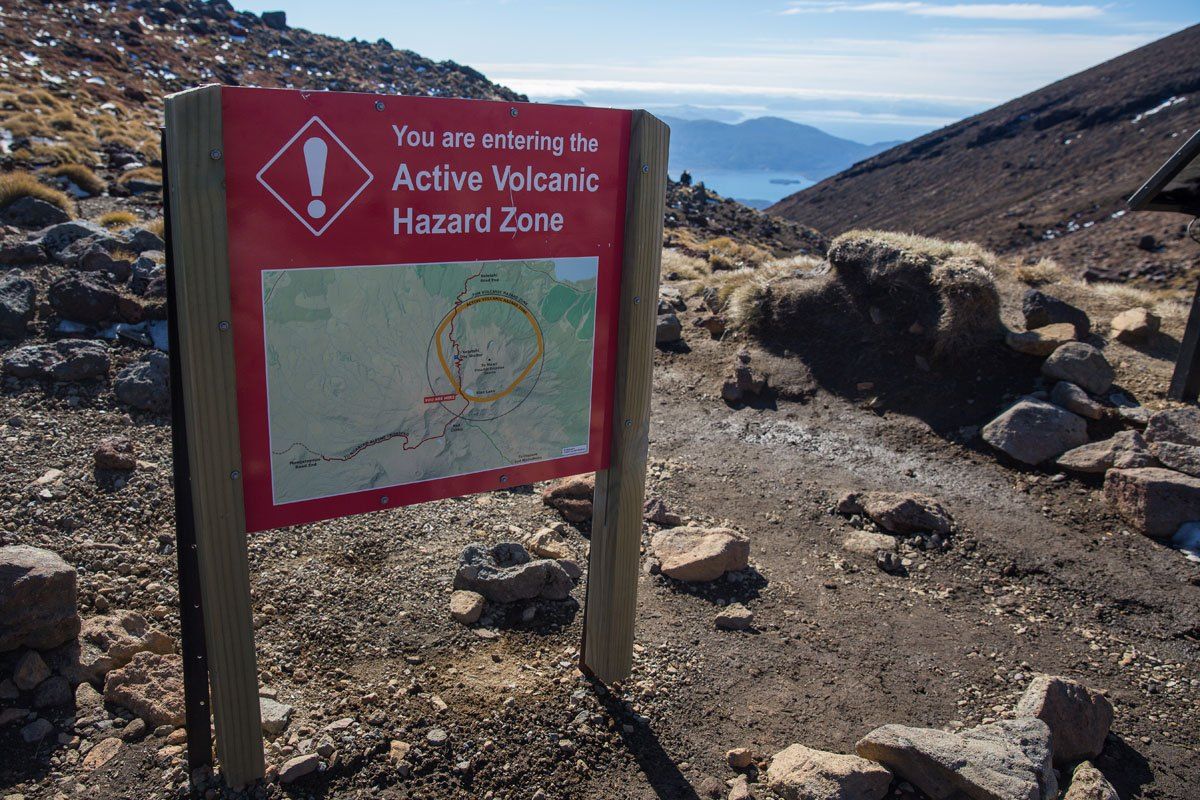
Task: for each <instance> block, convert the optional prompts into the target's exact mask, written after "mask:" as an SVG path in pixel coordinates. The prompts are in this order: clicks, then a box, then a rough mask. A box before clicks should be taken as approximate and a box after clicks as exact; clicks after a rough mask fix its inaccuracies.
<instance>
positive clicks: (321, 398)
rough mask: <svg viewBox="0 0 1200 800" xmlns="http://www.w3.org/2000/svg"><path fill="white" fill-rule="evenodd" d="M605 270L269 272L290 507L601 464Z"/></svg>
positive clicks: (270, 384) (276, 489)
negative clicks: (598, 366)
mask: <svg viewBox="0 0 1200 800" xmlns="http://www.w3.org/2000/svg"><path fill="white" fill-rule="evenodd" d="M596 277H597V259H595V258H557V259H545V260H529V261H482V262H480V261H474V262H456V263H448V264H396V265H385V266H369V267H318V268H311V269H286V270H265V271H264V272H263V273H262V278H263V326H264V335H265V340H266V356H267V359H266V370H267V395H268V399H267V405H268V416H269V421H270V422H269V425H270V439H271V476H272V489H273V494H274V502H275V503H276V504H277V505H278V504H283V503H292V502H298V501H301V500H311V499H315V498H321V497H333V496H336V495H342V494H349V493H353V492H359V491H363V490H368V489H380V488H386V487H390V486H400V485H404V484H409V483H415V482H418V481H426V480H432V479H435V478H448V477H453V476H456V475H466V474H471V473H475V472H481V471H484V470H492V469H503V468H505V467H509V466H513V465H516V464H528V463H532V462H538V461H548V460H552V459H557V458H564V457H567V456H573V455H580V454H583V453H587V452H588V450H589V446H590V442H589V434H590V427H591V393H592V366H593V365H592V354H593V340H594V327H595V315H596Z"/></svg>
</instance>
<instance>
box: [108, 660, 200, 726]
mask: <svg viewBox="0 0 1200 800" xmlns="http://www.w3.org/2000/svg"><path fill="white" fill-rule="evenodd" d="M104 701H105V702H106V703H112V704H113V705H115V706H121V707H123V708H127V709H129V710H130V711H132V712H133V713H134V714H136V715H137V716H138V717H140V718H141V719H143V720H145V722H146V724H147V725H149V726H150V727H152V728H156V727H158V726H159V725H173V726H176V727H178V726H180V725H182V724H183V721H184V714H183V659H182V658H180V657H179V656H177V655H158V654H156V653H146V652H143V653H138V654H137V655H135V656H134V657H133V660H132V661H130V662H129V663H128V664H126V665H125V666H124V667H121V668H120V669H115V670H113V671H112V672H110V673H108V677H107V678H105V680H104Z"/></svg>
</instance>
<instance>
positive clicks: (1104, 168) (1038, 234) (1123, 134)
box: [770, 26, 1200, 286]
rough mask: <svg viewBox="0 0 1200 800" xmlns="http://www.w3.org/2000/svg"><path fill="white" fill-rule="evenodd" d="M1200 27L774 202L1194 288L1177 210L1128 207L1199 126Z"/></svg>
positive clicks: (846, 225)
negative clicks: (1136, 211)
mask: <svg viewBox="0 0 1200 800" xmlns="http://www.w3.org/2000/svg"><path fill="white" fill-rule="evenodd" d="M1198 45H1200V26H1193V27H1191V28H1188V29H1186V30H1183V31H1180V32H1179V33H1176V34H1174V35H1172V36H1168V37H1166V38H1164V39H1161V40H1159V41H1157V42H1154V43H1152V44H1149V45H1146V46H1145V47H1142V48H1140V49H1138V50H1134V51H1133V52H1130V53H1127V54H1125V55H1123V56H1120V57H1118V58H1115V59H1113V60H1111V61H1109V62H1107V63H1104V64H1101V65H1099V66H1097V67H1093V68H1092V69H1089V70H1086V71H1084V72H1081V73H1079V74H1077V75H1072V76H1071V77H1069V78H1064V79H1063V80H1061V81H1058V82H1056V83H1053V84H1051V85H1049V86H1046V87H1045V88H1042V89H1039V90H1037V91H1036V92H1032V93H1031V94H1028V95H1025V96H1024V97H1019V98H1017V99H1016V100H1012V101H1010V102H1008V103H1005V104H1004V105H1001V106H998V107H996V108H994V109H991V110H990V111H986V112H984V113H982V114H978V115H976V116H974V117H970V118H968V119H965V120H963V121H961V122H956V123H954V124H953V125H949V126H947V127H945V128H942V129H941V130H938V131H934V132H933V133H930V134H926V135H925V136H922V137H919V138H917V139H914V140H912V141H911V142H906V143H905V144H902V145H899V146H897V147H894V148H892V149H890V150H887V151H885V152H883V153H880V154H879V155H876V156H873V157H871V158H868V159H866V160H864V161H862V162H860V163H858V164H855V165H854V166H853V167H851V168H849V169H847V170H845V171H844V172H842V173H840V174H838V175H836V176H834V177H832V178H829V179H827V180H825V181H822V182H821V183H819V184H817V185H816V186H812V187H810V188H808V189H805V190H804V191H801V192H799V193H797V194H794V195H791V196H790V197H787V198H784V199H783V200H781V201H780V202H779V203H777V204H776V205H774V206H772V207H771V209H770V211H771V213H774V214H777V215H779V216H782V217H785V218H787V219H792V220H796V221H798V222H802V223H804V224H806V225H812V226H813V227H815V228H817V229H818V230H820V231H822V232H824V233H826V234H827V235H836V234H839V233H842V232H844V231H846V230H849V229H851V228H864V227H870V228H884V229H887V230H901V231H912V232H915V233H921V234H925V235H929V236H940V237H943V238H955V239H967V240H970V241H975V242H980V243H981V244H984V245H987V246H988V247H991V248H993V249H995V250H998V251H1000V252H1002V253H1006V254H1014V255H1017V254H1019V255H1022V256H1029V257H1032V258H1034V259H1035V260H1036V259H1037V258H1041V257H1051V258H1056V259H1058V260H1059V261H1061V262H1062V263H1063V264H1067V265H1071V268H1072V269H1073V270H1075V272H1076V273H1077V274H1081V275H1082V274H1086V275H1087V276H1088V277H1090V278H1091V279H1093V280H1117V281H1129V280H1133V281H1136V282H1140V283H1143V284H1147V283H1149V284H1158V285H1163V284H1165V285H1171V286H1182V285H1187V283H1188V280H1189V278H1190V277H1192V275H1191V272H1192V270H1194V269H1195V266H1196V258H1197V255H1196V247H1195V243H1194V242H1191V241H1190V240H1188V239H1187V238H1186V237H1185V236H1184V229H1183V223H1186V221H1187V220H1186V219H1184V218H1182V217H1179V216H1178V215H1174V214H1162V213H1139V214H1130V213H1126V206H1125V200H1126V199H1127V198H1128V197H1129V196H1130V195H1132V194H1133V193H1134V191H1136V190H1137V188H1138V187H1139V186H1141V185H1142V183H1143V182H1144V181H1145V180H1146V179H1147V178H1149V177H1150V175H1151V174H1152V173H1153V172H1154V170H1156V169H1157V168H1158V166H1159V165H1160V164H1161V163H1162V162H1163V161H1165V160H1166V159H1167V157H1169V156H1170V155H1171V154H1172V153H1173V152H1175V150H1176V149H1178V148H1179V146H1180V145H1181V144H1183V142H1184V141H1185V140H1186V139H1187V137H1188V136H1189V135H1191V134H1192V133H1193V132H1194V131H1195V130H1196V129H1197V127H1198V126H1200V103H1198V102H1197V98H1198V97H1200V95H1198V92H1200V78H1197V74H1198V73H1197V67H1198V66H1200V64H1198V63H1197V53H1200V47H1198Z"/></svg>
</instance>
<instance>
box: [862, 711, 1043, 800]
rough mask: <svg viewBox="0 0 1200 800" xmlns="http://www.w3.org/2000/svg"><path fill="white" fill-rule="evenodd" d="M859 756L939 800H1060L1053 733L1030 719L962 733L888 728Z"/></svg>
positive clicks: (867, 740) (866, 740) (868, 739)
mask: <svg viewBox="0 0 1200 800" xmlns="http://www.w3.org/2000/svg"><path fill="white" fill-rule="evenodd" d="M854 749H855V751H856V752H857V753H858V754H859V755H860V756H862V757H863V758H867V759H870V760H871V761H878V762H879V763H881V764H883V765H884V766H885V767H887V768H888V769H890V770H891V771H892V772H893V773H895V774H896V775H897V776H898V777H900V778H902V779H903V780H906V781H908V782H909V783H911V784H912V785H913V786H916V787H917V788H918V789H920V790H921V791H922V792H924V793H925V794H927V795H929V796H930V797H931V798H934V800H950V799H951V798H954V799H955V800H958V798H970V800H1054V798H1056V797H1057V796H1058V780H1057V778H1056V777H1055V774H1054V767H1053V765H1052V763H1051V750H1050V729H1049V728H1048V727H1046V723H1044V722H1042V721H1041V720H1040V719H1032V718H1029V717H1026V718H1023V719H1014V720H1002V721H1000V722H996V723H993V724H991V725H980V726H979V727H977V728H971V729H970V730H966V731H963V732H962V733H947V732H946V731H939V730H933V729H930V728H910V727H907V726H905V725H884V726H883V727H881V728H876V729H875V730H873V731H871V732H870V733H868V734H867V735H866V736H865V737H863V738H862V739H861V740H860V741H859V742H858V744H857V745H855V748H854Z"/></svg>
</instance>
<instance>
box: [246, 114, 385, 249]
mask: <svg viewBox="0 0 1200 800" xmlns="http://www.w3.org/2000/svg"><path fill="white" fill-rule="evenodd" d="M257 177H258V182H259V183H261V184H262V185H263V186H264V187H266V190H267V191H268V192H270V193H271V194H273V195H274V196H275V199H276V200H278V201H279V202H280V203H283V207H284V208H286V209H287V210H288V211H290V212H292V216H294V217H295V218H296V219H298V220H300V222H301V223H303V225H304V227H306V228H308V229H309V230H310V231H311V232H312V234H313V235H314V236H320V235H321V234H322V233H324V232H325V231H326V230H328V228H329V226H330V225H332V224H333V222H334V220H336V219H337V218H338V217H340V216H341V215H342V212H343V211H345V210H346V209H347V208H349V207H350V204H351V203H353V202H354V200H355V198H357V197H358V196H359V195H360V194H362V192H363V189H366V188H367V186H368V185H369V184H370V183H371V181H372V180H374V179H375V176H374V175H372V174H371V171H370V170H368V169H367V168H366V167H365V166H363V163H362V162H361V161H359V160H358V157H357V156H355V155H354V153H352V152H350V148H349V147H347V146H346V145H345V144H344V143H343V142H342V140H341V139H339V138H338V137H337V136H336V135H335V134H334V132H333V131H332V130H330V129H329V126H328V125H326V124H325V123H324V121H322V120H321V118H320V117H313V118H312V119H310V120H309V121H308V122H306V123H304V125H303V126H302V127H301V128H300V130H298V131H296V134H295V135H294V136H293V137H292V138H291V139H289V140H288V141H287V143H286V144H285V145H284V146H283V147H281V148H279V152H277V153H276V154H275V155H273V156H271V160H270V161H268V162H267V163H266V164H265V165H264V166H263V168H262V169H260V170H259V171H258V176H257Z"/></svg>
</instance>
